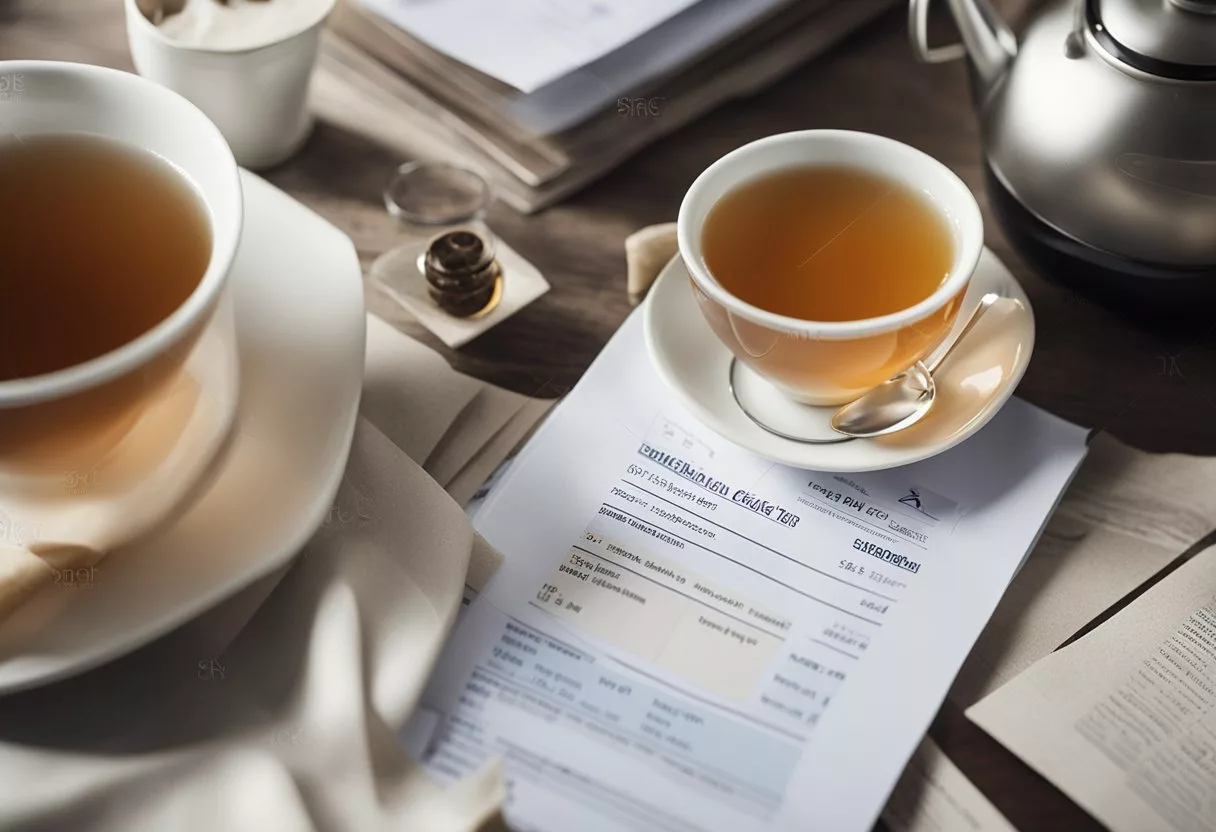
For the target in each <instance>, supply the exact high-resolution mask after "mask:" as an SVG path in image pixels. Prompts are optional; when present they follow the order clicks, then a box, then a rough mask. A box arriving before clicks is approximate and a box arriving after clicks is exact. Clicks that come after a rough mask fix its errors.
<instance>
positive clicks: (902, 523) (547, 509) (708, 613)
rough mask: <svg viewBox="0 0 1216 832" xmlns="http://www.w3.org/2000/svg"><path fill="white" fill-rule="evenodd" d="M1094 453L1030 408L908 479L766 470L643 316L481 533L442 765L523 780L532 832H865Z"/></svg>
mask: <svg viewBox="0 0 1216 832" xmlns="http://www.w3.org/2000/svg"><path fill="white" fill-rule="evenodd" d="M1084 441H1085V433H1084V431H1082V430H1081V429H1079V428H1076V427H1074V426H1072V425H1069V424H1067V423H1065V422H1062V421H1061V420H1059V419H1057V418H1055V417H1053V416H1050V415H1048V414H1046V413H1044V412H1043V411H1040V410H1037V409H1036V408H1033V407H1031V406H1030V405H1027V404H1024V403H1022V402H1020V401H1017V400H1014V401H1011V402H1010V403H1009V405H1008V406H1007V407H1006V408H1005V410H1004V411H1003V412H1002V413H1001V414H1000V415H999V416H998V417H997V418H996V419H995V420H994V421H993V422H992V423H991V424H990V425H989V426H988V427H986V428H985V429H984V430H983V431H981V432H980V433H979V434H978V435H977V436H976V437H974V438H972V439H971V440H970V441H968V442H967V443H965V444H964V445H962V446H960V447H959V448H957V449H955V450H953V451H951V452H949V453H947V454H944V455H942V456H939V457H937V458H935V459H932V460H928V461H926V462H924V463H920V464H918V465H915V466H910V467H906V468H902V469H896V470H892V471H886V472H878V473H870V474H857V475H848V476H837V475H831V474H822V473H813V472H807V471H800V470H795V469H791V468H786V467H783V466H780V465H774V464H773V463H771V462H768V461H766V460H763V459H760V458H758V457H756V456H754V455H753V454H751V453H748V452H746V451H744V450H742V449H740V448H738V447H736V446H734V445H732V444H731V443H729V442H727V441H725V440H723V439H721V438H719V437H717V436H715V435H714V434H712V433H710V432H709V431H707V430H705V429H703V428H700V427H698V425H697V422H696V420H695V419H694V418H693V417H692V416H691V415H690V414H689V413H688V412H687V411H686V410H684V408H683V407H682V406H680V405H679V404H678V403H677V401H676V400H675V399H674V398H673V396H672V394H671V393H670V392H669V391H668V390H667V389H666V388H665V387H664V386H663V384H662V382H661V381H660V380H659V378H658V377H657V375H656V373H655V372H654V370H653V369H652V368H651V365H650V363H649V359H648V357H647V355H646V351H645V347H644V345H643V339H642V332H641V319H640V316H639V315H637V314H635V315H633V316H632V317H631V318H630V319H629V321H627V323H626V324H625V325H624V326H623V327H622V329H621V330H620V332H619V333H618V334H617V336H616V337H615V338H614V339H613V340H612V342H611V343H610V344H609V345H608V347H606V348H605V350H604V352H603V354H602V355H601V356H600V358H599V359H598V360H597V361H596V363H595V364H594V365H593V367H592V368H591V369H590V370H589V371H588V373H587V375H586V376H585V377H584V380H583V381H582V382H581V383H580V384H579V386H578V387H577V388H576V389H575V391H574V392H573V393H572V394H571V395H570V396H568V397H567V399H566V401H565V402H563V404H562V405H561V406H560V407H559V408H558V409H557V410H556V411H555V412H554V414H553V415H552V416H551V417H550V418H549V420H548V421H547V423H546V424H545V425H544V426H543V427H542V428H541V430H540V431H539V432H538V433H537V435H536V437H534V439H533V440H532V441H531V442H530V443H529V444H528V445H526V446H525V448H524V450H523V451H522V452H521V454H520V455H519V456H518V457H517V459H516V460H515V462H514V463H513V465H512V466H511V468H510V470H509V472H508V473H507V475H506V476H505V477H504V478H503V480H502V482H501V484H499V485H498V486H497V487H496V488H495V489H494V490H493V491H492V492H491V493H490V495H489V497H488V499H487V500H486V502H485V504H484V506H483V507H482V508H481V509H480V511H479V512H478V513H477V516H476V521H475V522H476V525H477V527H478V529H479V530H480V531H481V532H482V534H484V535H485V537H486V539H487V540H489V541H490V542H491V543H492V544H493V545H494V546H496V547H497V548H498V549H500V550H501V551H502V552H503V554H504V556H505V564H504V566H503V567H502V568H501V569H500V571H499V573H498V574H497V575H496V576H495V578H494V579H493V580H492V581H491V582H490V584H489V586H488V587H487V588H486V590H485V592H484V593H482V595H480V596H479V597H478V599H477V600H476V601H475V602H474V603H473V605H472V607H471V608H470V609H469V611H468V614H467V615H466V617H465V620H464V621H463V622H462V624H461V626H460V628H459V631H458V633H457V634H456V636H455V637H454V639H453V641H452V643H451V644H450V645H449V648H448V650H447V652H446V655H445V658H444V660H443V661H441V663H440V667H439V670H438V671H437V675H436V678H435V680H434V682H433V685H432V688H431V690H430V692H429V693H428V694H427V696H426V697H425V698H424V705H425V706H426V707H427V709H428V710H430V711H431V712H433V713H437V714H439V716H440V719H438V720H436V725H438V726H439V727H438V729H437V731H436V733H435V736H434V737H432V738H431V742H430V744H429V752H428V754H427V759H428V765H429V767H430V768H431V770H432V771H433V772H435V773H436V774H438V775H440V776H441V777H445V778H457V777H460V776H462V775H464V774H465V773H466V772H468V771H472V770H475V769H476V768H477V767H478V766H479V765H480V764H481V761H483V760H484V759H486V758H488V757H490V756H493V755H503V756H505V757H506V759H507V766H508V771H509V774H510V778H511V801H510V804H509V805H508V807H507V817H508V819H509V820H510V821H512V823H513V824H514V825H515V826H516V827H517V828H519V829H526V830H533V829H534V830H542V831H543V832H548V830H568V829H578V830H580V832H597V830H604V831H605V832H608V831H609V830H612V831H613V832H615V830H624V829H637V828H645V829H661V830H676V831H678V832H687V830H707V831H708V832H717V830H731V832H735V830H741V829H748V830H752V829H789V830H793V829H798V830H806V829H815V830H819V829H822V830H830V832H850V830H868V829H869V828H870V827H871V826H872V824H873V822H874V820H875V817H876V816H877V815H878V813H879V810H880V809H881V808H882V806H883V804H884V802H885V800H886V797H887V795H888V794H889V792H890V790H891V788H892V786H893V785H894V783H895V781H896V779H897V778H898V777H899V775H900V773H901V771H902V770H903V768H904V764H905V763H906V762H907V760H908V758H909V756H910V755H911V754H912V752H913V750H914V749H915V748H916V746H917V744H918V743H919V742H920V740H921V738H922V736H923V734H924V732H925V729H926V728H927V726H928V724H929V722H930V720H931V718H932V716H933V714H934V712H935V711H936V709H937V707H938V706H939V705H940V703H941V700H942V698H943V697H944V695H945V692H946V689H947V688H948V686H949V684H950V681H951V679H952V678H953V676H954V674H955V673H956V672H957V670H958V668H959V665H960V664H961V662H962V660H963V657H964V656H965V655H966V652H967V650H968V649H969V648H970V647H971V644H972V643H973V642H974V640H975V637H976V636H977V634H978V633H979V631H980V629H981V628H982V626H983V624H984V622H985V621H986V620H987V618H988V616H989V615H990V614H991V612H992V609H993V607H994V606H995V605H996V602H997V601H998V599H999V598H1000V596H1001V593H1002V592H1003V591H1004V589H1005V587H1006V586H1007V585H1008V583H1009V580H1010V578H1011V577H1012V575H1013V573H1014V571H1015V570H1016V568H1017V566H1018V564H1019V563H1020V562H1021V560H1022V558H1023V557H1024V555H1025V553H1026V552H1027V551H1028V550H1029V548H1030V547H1031V545H1032V544H1033V542H1034V539H1035V537H1036V536H1037V534H1038V531H1039V529H1040V528H1042V525H1043V523H1044V521H1045V518H1046V517H1047V516H1048V514H1049V513H1050V512H1051V509H1052V507H1053V505H1054V504H1055V502H1056V499H1057V498H1058V496H1059V494H1060V492H1061V491H1062V490H1063V489H1064V487H1065V485H1066V484H1067V482H1068V480H1069V479H1070V477H1071V476H1072V474H1073V472H1074V470H1075V469H1076V466H1077V465H1078V463H1079V462H1080V460H1081V458H1082V457H1083V455H1084V453H1085V444H1084ZM913 489H915V494H916V495H917V497H916V498H913V497H912V494H913ZM897 526H898V527H899V528H900V529H901V530H903V531H902V533H901V532H897V531H893V530H894V529H895V528H896V527H897ZM910 538H916V540H912V539H910ZM808 824H809V825H808Z"/></svg>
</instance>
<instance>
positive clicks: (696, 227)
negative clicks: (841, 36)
mask: <svg viewBox="0 0 1216 832" xmlns="http://www.w3.org/2000/svg"><path fill="white" fill-rule="evenodd" d="M678 237H679V247H680V254H681V256H682V259H683V261H684V263H685V265H686V267H687V269H688V273H689V275H690V277H691V279H692V284H693V290H694V291H693V294H694V295H695V297H696V299H697V302H698V305H699V306H700V309H701V311H702V313H703V314H704V315H705V318H706V319H707V321H708V322H709V325H710V327H711V328H712V329H713V331H714V332H715V334H716V335H717V336H718V338H720V339H721V340H722V341H723V343H725V344H726V345H727V347H729V348H730V350H731V351H732V352H733V353H734V354H735V356H736V357H737V358H738V359H739V360H740V361H742V362H744V363H745V364H746V365H747V366H748V367H750V368H751V369H752V370H754V371H755V372H756V373H758V374H759V375H761V376H763V377H764V378H765V379H767V380H768V381H770V382H772V384H774V385H775V386H776V387H777V388H778V389H779V390H781V391H782V392H783V393H784V394H785V395H786V396H788V397H789V398H791V399H794V400H795V401H798V402H801V403H804V404H810V405H838V404H843V403H845V402H849V401H852V400H853V399H856V398H857V397H858V396H860V395H861V394H862V393H864V392H866V391H867V390H869V389H871V388H873V387H875V386H876V385H878V384H881V383H882V382H883V381H885V380H887V379H888V378H891V377H892V376H894V375H896V374H897V373H899V372H901V371H903V370H905V369H907V368H908V367H910V366H912V365H913V364H915V363H916V362H917V361H919V360H921V359H923V358H925V357H926V356H927V355H929V354H930V353H931V352H932V351H933V350H934V348H935V347H937V346H938V345H939V344H940V343H941V342H942V340H943V339H944V338H945V337H946V335H947V333H949V332H950V329H951V326H952V325H953V323H954V319H955V317H956V316H957V315H958V312H959V308H960V306H961V303H962V299H963V296H964V294H965V292H966V289H967V285H968V282H969V280H970V278H971V275H972V272H973V271H974V270H975V267H976V264H977V263H978V261H979V257H980V253H981V251H982V249H983V221H982V219H981V216H980V210H979V206H978V205H977V204H976V202H975V198H974V196H972V194H971V192H970V191H969V190H968V189H967V186H966V185H964V184H963V182H962V181H961V180H960V179H959V178H958V177H957V176H955V174H954V173H953V172H951V171H950V169H949V168H947V167H946V166H945V165H943V164H941V163H940V162H938V161H936V160H935V159H933V158H932V157H930V156H928V155H926V154H924V153H922V152H920V151H919V150H916V149H914V148H912V147H909V146H907V145H904V144H901V143H900V142H897V141H894V140H892V139H887V138H883V137H881V136H874V135H870V134H865V133H854V132H848V131H840V130H808V131H803V132H796V133H785V134H781V135H776V136H770V137H768V138H764V139H760V140H758V141H755V142H752V143H751V144H748V145H744V146H743V147H741V148H739V149H737V150H735V151H733V152H731V153H729V154H727V155H726V156H724V157H723V158H721V159H719V160H718V161H717V162H715V163H714V164H713V165H711V166H710V167H709V168H708V169H706V170H705V172H704V173H702V174H701V175H700V176H699V177H698V178H697V180H696V181H695V182H694V183H693V185H692V187H691V188H690V189H689V191H688V193H687V195H686V196H685V197H684V201H683V203H682V204H681V206H680V215H679V221H678Z"/></svg>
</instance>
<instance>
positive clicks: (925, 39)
mask: <svg viewBox="0 0 1216 832" xmlns="http://www.w3.org/2000/svg"><path fill="white" fill-rule="evenodd" d="M931 2H932V0H910V2H909V4H908V34H909V36H910V37H911V39H912V53H913V54H914V55H915V56H916V58H917V60H919V61H921V62H922V63H926V64H942V63H946V62H947V61H957V60H958V59H959V58H961V57H963V56H964V55H966V54H967V48H966V47H965V46H963V44H961V43H952V44H950V45H949V46H937V47H933V46H930V45H929V4H930V3H931Z"/></svg>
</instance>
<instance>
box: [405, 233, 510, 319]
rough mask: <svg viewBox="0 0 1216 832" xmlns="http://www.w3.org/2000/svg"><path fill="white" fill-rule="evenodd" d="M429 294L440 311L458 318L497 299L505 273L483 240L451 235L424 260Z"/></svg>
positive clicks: (434, 243) (438, 241) (432, 247)
mask: <svg viewBox="0 0 1216 832" xmlns="http://www.w3.org/2000/svg"><path fill="white" fill-rule="evenodd" d="M424 266H425V269H426V282H427V292H428V294H430V296H431V300H433V301H435V303H437V304H439V308H440V309H442V310H443V311H445V312H447V313H448V314H449V315H455V316H456V317H457V318H467V317H470V316H472V315H476V314H477V313H478V312H481V311H482V310H484V309H485V308H486V307H487V306H489V305H490V303H491V302H492V301H493V300H494V298H495V295H496V293H495V289H496V288H497V283H498V281H499V280H501V279H502V269H501V268H500V267H499V265H498V261H497V260H495V259H494V255H493V253H492V252H490V251H489V250H488V249H487V248H486V245H485V242H484V241H483V240H482V239H481V237H479V236H477V235H476V234H474V233H473V232H472V231H466V230H459V231H449V232H448V233H447V234H444V235H442V236H440V237H436V238H435V239H434V240H433V241H432V242H431V245H430V247H429V248H428V249H427V252H426V258H425V260H424Z"/></svg>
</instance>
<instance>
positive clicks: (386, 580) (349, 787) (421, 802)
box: [0, 319, 548, 832]
mask: <svg viewBox="0 0 1216 832" xmlns="http://www.w3.org/2000/svg"><path fill="white" fill-rule="evenodd" d="M436 361H438V362H439V364H443V362H442V359H440V358H439V357H438V356H436V355H435V354H434V353H432V352H431V351H430V350H427V349H426V348H424V347H420V346H419V345H418V344H416V343H415V342H413V341H411V340H410V339H408V338H406V337H405V336H403V335H401V334H399V333H398V332H396V330H394V329H392V327H389V326H388V325H386V324H384V323H383V322H382V321H379V320H377V319H369V343H368V353H367V374H366V379H367V380H366V387H365V393H364V400H363V405H362V408H361V410H362V417H361V418H360V420H359V425H358V428H357V430H356V434H355V440H354V445H353V447H352V449H351V455H350V461H349V463H348V467H347V472H346V476H345V478H344V480H343V483H342V486H341V489H340V491H339V494H338V497H337V500H336V505H335V507H334V509H335V510H334V511H332V512H330V520H329V521H327V522H326V524H325V525H324V526H323V527H322V528H321V530H320V531H319V532H318V533H317V535H316V536H315V537H314V538H313V539H312V540H311V541H310V543H309V544H308V545H307V546H306V548H305V549H304V551H303V553H302V555H301V557H300V558H299V559H297V560H296V561H295V563H294V564H293V565H291V566H290V567H288V568H286V569H284V570H282V571H281V572H280V573H279V574H276V575H272V576H270V577H268V578H265V579H263V580H261V581H259V582H258V583H256V584H254V585H253V586H251V587H249V588H247V589H246V590H244V591H243V592H241V593H240V594H238V595H237V596H235V597H234V598H231V599H229V600H228V601H226V602H225V603H223V604H221V605H220V606H219V607H217V608H215V609H213V610H211V611H210V612H208V613H206V614H205V615H203V616H201V617H199V618H197V619H195V620H194V621H192V622H190V623H189V624H187V625H185V626H184V627H182V628H180V629H178V630H177V631H175V632H173V633H171V634H170V635H168V636H166V637H164V638H162V639H160V640H158V641H156V642H154V643H153V644H152V645H149V646H148V647H145V648H143V649H141V650H139V651H136V652H135V653H132V654H130V655H128V656H125V657H123V658H121V659H119V660H117V661H115V662H112V663H110V664H108V665H106V666H104V667H102V668H100V669H98V670H95V671H92V672H90V673H87V674H85V675H83V676H80V677H78V678H75V679H70V680H67V681H65V682H61V683H58V684H53V685H49V686H47V687H43V688H39V689H36V690H33V691H29V692H25V693H22V694H17V695H14V696H10V697H6V698H3V699H0V784H2V785H0V829H5V830H10V829H12V830H19V829H71V830H86V831H87V830H115V832H118V830H121V831H122V832H142V830H169V829H172V830H193V829H200V830H208V832H210V830H225V832H244V830H249V831H250V832H254V830H256V832H265V831H266V830H275V832H279V830H287V831H289V830H296V829H300V830H304V829H320V830H359V832H364V831H365V830H368V831H369V832H370V831H374V830H378V829H384V830H403V829H405V830H419V832H447V830H452V831H453V832H456V831H457V830H461V831H463V830H474V829H478V828H483V829H484V828H487V825H489V826H494V825H497V824H499V823H500V821H499V820H498V818H497V815H496V811H497V807H498V806H499V804H500V803H501V801H502V799H503V797H504V793H503V787H502V781H501V778H500V777H499V775H498V772H497V770H496V769H495V768H493V767H491V768H489V769H487V770H485V771H483V772H481V773H480V774H478V775H476V776H475V777H473V778H470V779H469V780H467V781H465V782H463V783H460V784H458V785H456V786H455V787H452V788H449V789H441V788H439V787H438V786H436V785H435V784H434V783H433V782H432V781H431V780H430V778H429V776H428V775H427V774H426V773H425V772H424V771H423V770H422V769H421V768H419V767H418V766H417V765H416V764H415V763H413V762H412V761H411V760H410V759H409V758H408V757H407V756H406V754H405V753H404V751H402V750H401V746H400V743H399V741H398V737H397V734H398V732H399V731H400V730H401V728H402V726H403V725H404V724H405V722H406V720H407V718H408V717H409V715H410V714H411V712H412V711H413V709H414V706H415V705H416V703H417V700H418V697H419V695H420V694H421V691H422V688H423V685H424V684H425V681H426V679H427V676H428V675H429V673H430V671H431V668H432V667H433V666H434V663H435V661H436V659H437V658H438V655H439V651H440V649H441V647H442V644H443V641H444V639H445V637H446V635H447V633H448V631H449V630H450V628H451V626H452V623H453V621H454V620H455V617H456V613H457V611H458V610H459V608H460V604H461V597H462V593H463V589H464V586H465V583H466V580H468V579H469V577H470V576H469V570H470V569H472V570H474V575H473V580H475V581H477V582H478V583H481V582H484V580H485V579H486V577H487V576H488V575H489V574H490V573H491V572H492V570H493V566H494V563H495V560H496V558H497V554H496V553H495V552H494V551H493V550H492V549H491V548H490V547H489V546H488V545H486V544H485V542H484V541H482V540H480V538H478V536H477V535H476V534H475V533H474V532H473V530H472V527H471V526H470V524H469V522H468V519H467V517H466V515H465V514H464V512H463V510H462V509H461V508H460V506H459V505H458V504H457V502H456V501H455V500H453V499H452V498H451V496H449V494H447V493H445V492H444V490H443V489H442V488H441V486H440V484H439V483H437V482H435V481H434V479H432V478H431V477H430V476H428V474H427V473H426V472H425V471H424V470H423V468H422V466H421V465H420V464H419V462H418V461H417V460H426V459H428V458H430V457H432V455H433V454H439V456H438V457H437V458H436V459H437V462H436V465H438V464H439V462H438V460H449V459H454V460H458V461H460V464H459V465H458V464H457V462H452V461H444V462H443V465H444V466H446V468H447V469H449V470H450V469H451V468H452V467H456V468H458V471H457V473H456V474H455V475H454V477H455V478H459V477H460V475H461V474H462V473H463V472H464V471H465V470H468V469H469V468H470V466H474V467H476V468H477V470H484V469H485V468H489V469H491V470H492V469H493V468H494V467H495V466H497V465H498V464H499V462H501V455H502V454H503V453H505V452H504V451H503V450H502V444H504V443H500V444H499V445H495V442H494V441H493V440H494V439H495V438H497V437H499V435H500V434H505V433H507V432H508V429H509V428H510V430H512V431H514V430H516V429H517V428H511V427H510V426H512V425H517V424H518V423H519V422H520V421H521V419H522V420H523V421H525V422H526V421H527V418H526V417H524V416H523V414H524V413H525V412H527V413H529V414H536V415H537V416H538V415H539V413H541V412H543V411H544V410H545V409H547V406H548V403H538V404H533V403H530V402H526V401H519V402H517V401H516V399H515V398H514V394H509V395H504V394H505V393H506V391H499V390H498V389H497V388H492V387H490V386H488V385H484V384H482V383H480V382H476V381H474V380H472V379H467V378H464V377H460V376H456V374H455V373H454V372H453V371H451V370H450V369H447V370H446V371H445V370H444V368H446V364H443V366H442V367H440V366H439V364H437V363H436ZM482 397H484V399H483V398H482ZM520 398H522V397H520ZM478 401H480V402H481V403H480V404H479V405H477V412H476V413H474V414H469V415H468V416H467V417H466V416H465V411H466V409H467V408H469V407H470V405H471V403H473V402H478ZM452 402H459V404H453V403H452ZM517 405H518V406H517ZM410 413H412V414H413V415H414V417H415V418H413V419H411V418H409V414H410ZM474 424H475V425H476V428H477V429H476V430H475V431H473V430H469V431H466V429H465V428H463V427H462V426H467V425H474ZM487 425H488V427H487ZM530 426H531V424H530V423H529V424H528V427H530ZM487 434H488V435H489V437H490V438H489V440H487V438H486V437H487ZM511 435H514V434H513V433H512V434H511ZM406 448H408V449H410V452H408V453H407V451H406V450H405V449H406ZM509 450H511V448H508V449H507V451H509ZM441 451H442V453H441ZM411 456H412V457H413V458H411ZM470 476H471V475H470Z"/></svg>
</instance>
